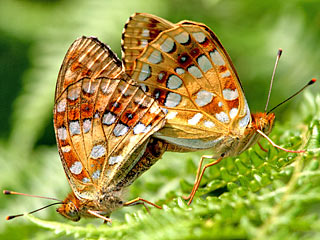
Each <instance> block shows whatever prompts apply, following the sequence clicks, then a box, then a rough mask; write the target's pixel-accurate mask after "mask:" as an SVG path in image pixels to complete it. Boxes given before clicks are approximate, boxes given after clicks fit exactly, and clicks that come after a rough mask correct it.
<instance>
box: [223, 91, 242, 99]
mask: <svg viewBox="0 0 320 240" xmlns="http://www.w3.org/2000/svg"><path fill="white" fill-rule="evenodd" d="M222 94H223V97H224V99H226V100H235V99H237V98H238V97H239V94H238V90H237V89H235V90H231V89H229V88H226V89H223V90H222Z"/></svg>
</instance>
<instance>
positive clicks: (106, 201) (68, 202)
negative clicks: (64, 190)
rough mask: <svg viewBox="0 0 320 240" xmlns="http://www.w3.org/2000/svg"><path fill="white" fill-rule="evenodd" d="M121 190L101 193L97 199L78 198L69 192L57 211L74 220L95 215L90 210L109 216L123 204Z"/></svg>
mask: <svg viewBox="0 0 320 240" xmlns="http://www.w3.org/2000/svg"><path fill="white" fill-rule="evenodd" d="M120 195H121V191H110V192H109V193H107V194H99V195H98V197H97V199H93V200H91V199H78V198H77V197H76V196H75V195H74V193H73V192H71V193H69V195H68V196H67V197H66V199H65V200H64V201H63V204H62V206H61V207H59V208H57V212H58V213H60V214H61V215H62V216H64V217H66V218H67V219H69V220H72V221H79V220H80V218H81V217H85V218H92V217H95V216H93V215H92V214H90V213H89V212H88V210H91V211H94V212H96V213H98V214H100V215H102V216H105V217H109V216H110V214H111V212H113V211H114V210H116V209H117V208H119V207H121V206H122V205H123V201H122V200H121V198H120Z"/></svg>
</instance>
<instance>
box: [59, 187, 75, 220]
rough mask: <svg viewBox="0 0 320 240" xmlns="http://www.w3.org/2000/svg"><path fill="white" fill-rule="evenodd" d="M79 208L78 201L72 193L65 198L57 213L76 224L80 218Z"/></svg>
mask: <svg viewBox="0 0 320 240" xmlns="http://www.w3.org/2000/svg"><path fill="white" fill-rule="evenodd" d="M80 207H81V202H80V200H79V199H77V198H76V196H75V195H74V193H73V192H72V193H70V194H69V195H68V196H67V197H66V199H65V200H64V201H63V203H62V205H61V206H60V207H59V208H57V212H58V213H60V214H61V215H62V216H64V217H65V218H67V219H69V220H72V221H75V222H77V221H79V220H80V218H81V211H80Z"/></svg>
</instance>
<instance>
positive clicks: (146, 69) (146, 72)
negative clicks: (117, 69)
mask: <svg viewBox="0 0 320 240" xmlns="http://www.w3.org/2000/svg"><path fill="white" fill-rule="evenodd" d="M150 74H151V69H150V66H149V65H148V64H146V63H144V64H142V67H141V71H140V74H139V80H140V81H144V80H146V79H147V78H148V77H150Z"/></svg>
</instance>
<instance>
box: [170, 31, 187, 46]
mask: <svg viewBox="0 0 320 240" xmlns="http://www.w3.org/2000/svg"><path fill="white" fill-rule="evenodd" d="M174 39H175V40H176V41H177V42H178V43H182V44H184V43H187V42H188V41H189V34H188V33H187V32H182V33H180V34H178V35H177V36H175V37H174Z"/></svg>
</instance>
